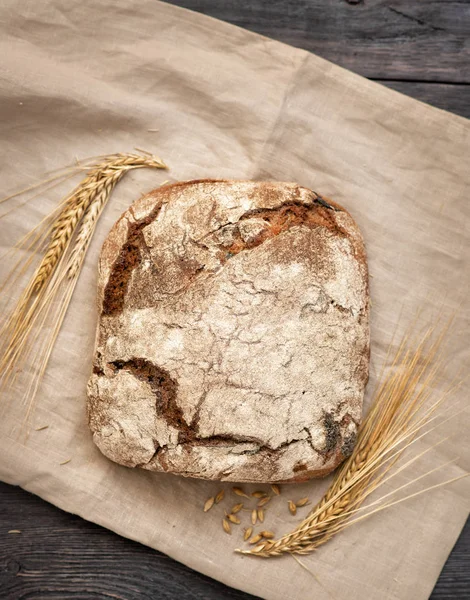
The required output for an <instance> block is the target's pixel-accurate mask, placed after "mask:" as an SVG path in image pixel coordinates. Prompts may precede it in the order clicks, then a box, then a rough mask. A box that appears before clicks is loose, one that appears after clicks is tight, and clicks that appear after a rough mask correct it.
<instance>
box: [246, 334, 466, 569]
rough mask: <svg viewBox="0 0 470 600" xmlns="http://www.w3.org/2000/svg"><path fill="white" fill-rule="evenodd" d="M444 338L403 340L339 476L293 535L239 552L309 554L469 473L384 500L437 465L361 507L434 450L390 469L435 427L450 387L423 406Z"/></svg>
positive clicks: (262, 554) (273, 554)
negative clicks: (376, 516) (412, 342)
mask: <svg viewBox="0 0 470 600" xmlns="http://www.w3.org/2000/svg"><path fill="white" fill-rule="evenodd" d="M443 335H444V331H443V332H442V333H441V334H440V335H439V336H437V338H436V339H435V340H434V341H432V342H431V341H430V337H431V331H428V332H427V333H426V334H425V335H424V337H423V339H422V340H421V341H420V342H419V343H418V344H416V346H415V348H414V349H413V350H411V349H410V344H409V339H408V337H407V336H405V338H404V340H403V342H402V343H401V345H400V347H399V348H398V350H397V353H396V355H395V358H394V360H393V363H392V365H391V368H390V369H389V373H388V374H387V376H386V377H385V378H384V381H383V383H382V384H381V385H380V387H379V388H378V390H377V391H376V393H375V395H374V399H373V403H372V406H371V409H370V411H369V413H368V415H367V417H366V418H365V420H364V422H363V424H362V425H361V427H360V431H359V436H358V441H357V444H356V447H355V449H354V451H353V453H352V455H351V456H350V457H349V459H347V460H346V462H345V463H344V464H343V466H342V468H341V469H340V470H339V471H338V472H337V474H336V475H335V477H334V479H333V482H332V484H331V486H330V487H329V488H328V490H327V491H326V493H325V495H324V496H323V497H322V499H321V500H320V501H319V502H318V503H317V505H316V506H315V507H314V508H313V510H312V511H311V512H310V513H309V515H308V516H307V517H306V518H305V519H304V520H303V521H302V522H301V523H300V524H299V525H298V526H297V527H296V528H295V529H294V531H292V532H291V533H288V534H286V535H284V536H282V537H281V538H279V539H278V540H265V541H262V542H261V543H260V544H258V545H257V546H256V547H255V548H253V549H250V550H240V549H238V550H237V552H241V553H243V554H250V555H254V556H259V557H264V558H268V557H273V556H280V555H282V554H285V553H290V554H308V553H310V552H313V551H314V550H316V549H317V548H318V547H320V546H321V545H322V544H324V543H326V542H327V541H328V540H329V539H331V538H332V537H333V536H334V535H336V534H338V533H339V532H341V531H342V530H343V529H345V528H346V527H349V526H350V525H352V524H354V523H357V522H359V521H362V520H363V519H365V518H367V517H369V516H371V515H373V514H375V513H376V512H378V511H380V510H384V509H386V508H389V507H391V506H393V505H395V504H398V503H399V502H403V501H405V500H407V499H409V498H413V497H415V496H417V495H419V494H421V493H424V492H426V491H428V490H430V489H434V488H436V487H440V486H441V485H446V484H447V483H450V482H452V481H455V480H457V479H460V478H461V477H466V476H467V475H468V474H465V475H463V476H461V477H457V478H454V479H451V480H449V481H445V482H442V483H440V484H437V485H435V486H431V487H430V488H426V489H424V490H421V491H419V492H415V493H414V494H410V495H409V496H406V497H404V498H400V499H399V500H391V501H389V500H388V498H389V497H390V496H393V495H394V494H396V493H397V492H399V491H401V490H402V489H404V488H405V487H407V486H409V485H411V484H413V483H415V482H416V481H418V480H420V479H422V478H424V477H425V476H427V475H429V474H430V473H432V472H434V471H436V470H438V469H440V468H442V467H443V466H445V465H440V466H438V467H436V468H435V469H433V470H432V471H429V472H427V473H424V474H423V475H421V476H420V477H418V478H416V479H415V480H413V481H411V482H408V483H407V484H405V485H402V486H400V487H398V488H395V489H394V490H393V491H391V492H389V493H387V494H385V495H384V496H382V497H380V498H378V499H377V500H375V501H374V502H372V503H370V504H367V505H364V503H365V501H366V499H367V498H368V497H369V496H370V495H371V494H372V493H373V492H374V491H376V490H377V489H378V488H380V487H381V486H382V485H384V484H385V483H387V482H388V481H389V480H390V479H392V478H393V477H394V476H396V475H397V474H398V473H400V472H402V471H403V470H404V469H406V468H407V467H409V466H410V465H412V464H414V463H415V462H416V461H417V460H419V459H420V458H421V457H422V456H423V455H424V454H426V453H427V452H429V451H430V450H432V448H434V446H433V447H431V448H428V449H427V450H425V451H423V452H421V453H420V454H418V455H417V456H414V457H412V458H411V459H410V460H408V461H407V462H406V463H405V464H404V465H402V466H401V467H400V468H398V469H395V470H392V468H393V467H394V465H395V464H396V463H397V461H398V460H399V459H400V458H401V457H402V455H403V453H404V452H405V450H406V449H407V448H409V447H410V446H411V445H413V444H415V443H416V442H417V441H418V440H419V439H421V438H422V437H424V436H425V435H427V434H428V433H429V432H430V431H431V430H433V429H434V427H432V428H429V426H430V425H431V423H433V421H435V420H436V418H437V413H436V411H437V409H438V408H439V406H441V404H442V402H443V401H444V400H445V398H446V397H447V396H448V395H449V393H450V392H451V391H452V389H453V388H450V389H448V390H447V391H446V392H445V393H443V394H442V395H441V396H440V397H439V398H438V400H436V401H435V402H433V403H431V404H430V406H429V407H427V408H426V407H425V406H426V403H429V398H430V392H431V387H432V386H433V385H434V384H435V383H436V377H437V373H438V369H439V366H440V361H439V360H438V351H439V348H440V345H441V343H442V339H443ZM439 443H441V442H439ZM447 464H448V463H446V465H447Z"/></svg>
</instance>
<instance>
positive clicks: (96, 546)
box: [0, 483, 470, 600]
mask: <svg viewBox="0 0 470 600" xmlns="http://www.w3.org/2000/svg"><path fill="white" fill-rule="evenodd" d="M12 529H13V530H20V531H21V533H18V534H16V533H11V534H8V533H7V532H8V531H10V530H12ZM469 553H470V519H469V521H468V522H467V525H466V528H465V530H464V532H463V533H462V535H461V536H460V539H459V541H458V542H457V544H456V546H455V548H454V551H453V552H452V555H451V557H450V558H449V560H448V561H447V564H446V565H445V567H444V570H443V571H442V573H441V576H440V578H439V581H438V582H437V584H436V587H435V589H434V592H433V594H432V596H431V600H450V599H452V600H464V599H465V600H468V598H469V597H470V569H469V568H468V556H469ZM0 597H1V598H2V600H18V598H26V597H28V598H41V599H42V600H47V599H48V598H51V600H52V598H60V599H61V600H65V599H67V598H72V597H73V598H80V599H81V600H86V599H90V600H96V599H98V598H115V599H123V600H124V599H125V600H144V599H148V598H158V599H163V600H174V599H175V598H178V599H180V600H196V599H198V600H202V599H204V600H255V596H251V595H249V594H245V593H244V592H240V591H238V590H234V589H232V588H229V587H227V586H225V585H223V584H222V583H219V582H217V581H215V580H213V579H210V578H209V577H206V576H204V575H201V574H200V573H197V572H195V571H193V570H191V569H189V568H187V567H185V566H184V565H182V564H180V563H177V562H176V561H174V560H172V559H171V558H168V557H167V556H165V555H164V554H161V553H160V552H156V551H155V550H152V549H150V548H147V547H146V546H142V545H141V544H138V543H136V542H132V541H131V540H127V539H125V538H122V537H119V536H118V535H116V534H114V533H112V532H111V531H108V530H107V529H103V528H102V527H99V526H98V525H94V524H93V523H89V522H87V521H84V520H82V519H81V518H80V517H77V516H76V515H70V514H68V513H65V512H63V511H61V510H60V509H58V508H56V507H55V506H52V505H51V504H48V503H46V502H44V501H43V500H41V499H40V498H38V497H36V496H33V495H32V494H29V493H28V492H25V491H24V490H21V489H20V488H17V487H13V486H9V485H6V484H4V483H0Z"/></svg>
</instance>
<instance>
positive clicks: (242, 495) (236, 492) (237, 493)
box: [232, 487, 250, 498]
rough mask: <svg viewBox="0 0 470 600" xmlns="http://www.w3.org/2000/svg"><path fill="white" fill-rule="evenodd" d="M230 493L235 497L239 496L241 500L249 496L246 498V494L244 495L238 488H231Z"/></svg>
mask: <svg viewBox="0 0 470 600" xmlns="http://www.w3.org/2000/svg"><path fill="white" fill-rule="evenodd" d="M232 492H233V493H234V494H235V495H236V496H241V497H242V498H249V497H250V496H248V494H246V493H245V492H244V491H243V490H242V489H241V488H239V487H233V488H232Z"/></svg>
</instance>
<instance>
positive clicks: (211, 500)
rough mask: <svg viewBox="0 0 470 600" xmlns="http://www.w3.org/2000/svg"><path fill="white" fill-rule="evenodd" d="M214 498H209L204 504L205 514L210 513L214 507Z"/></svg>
mask: <svg viewBox="0 0 470 600" xmlns="http://www.w3.org/2000/svg"><path fill="white" fill-rule="evenodd" d="M214 500H215V498H214V496H211V497H210V498H208V499H207V500H206V501H205V503H204V512H207V511H209V510H210V509H211V508H212V507H213V506H214Z"/></svg>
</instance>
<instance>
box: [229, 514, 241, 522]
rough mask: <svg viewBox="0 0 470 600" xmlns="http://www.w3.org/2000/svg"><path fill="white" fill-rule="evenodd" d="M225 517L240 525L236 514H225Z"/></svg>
mask: <svg viewBox="0 0 470 600" xmlns="http://www.w3.org/2000/svg"><path fill="white" fill-rule="evenodd" d="M227 519H228V520H229V521H230V522H231V523H235V525H240V522H241V521H240V519H239V518H238V517H237V515H232V514H229V515H227Z"/></svg>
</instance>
